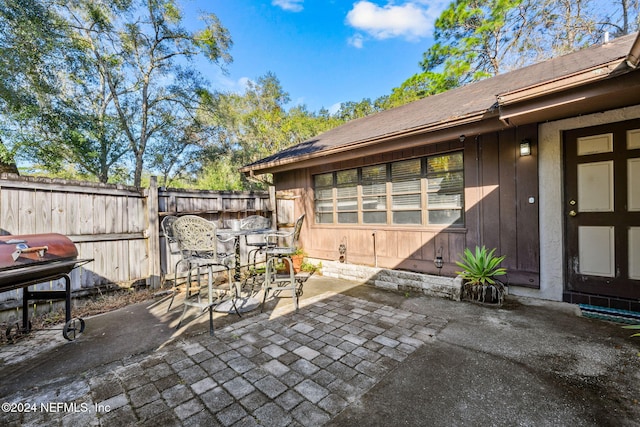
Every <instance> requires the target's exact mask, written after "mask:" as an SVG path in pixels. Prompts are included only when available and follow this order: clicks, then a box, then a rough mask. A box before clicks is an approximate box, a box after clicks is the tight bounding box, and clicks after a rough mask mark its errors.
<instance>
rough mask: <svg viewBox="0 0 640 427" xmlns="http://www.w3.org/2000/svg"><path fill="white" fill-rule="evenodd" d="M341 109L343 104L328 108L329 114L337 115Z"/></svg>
mask: <svg viewBox="0 0 640 427" xmlns="http://www.w3.org/2000/svg"><path fill="white" fill-rule="evenodd" d="M340 107H342V102H336V103H335V104H333V105H332V106H331V107H329V108H328V111H329V114H335V113H337V112H338V111H340Z"/></svg>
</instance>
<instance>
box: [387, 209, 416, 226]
mask: <svg viewBox="0 0 640 427" xmlns="http://www.w3.org/2000/svg"><path fill="white" fill-rule="evenodd" d="M421 222H422V215H421V212H420V211H400V212H394V213H393V223H394V224H420V223H421Z"/></svg>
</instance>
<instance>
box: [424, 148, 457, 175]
mask: <svg viewBox="0 0 640 427" xmlns="http://www.w3.org/2000/svg"><path fill="white" fill-rule="evenodd" d="M462 169H463V163H462V152H460V153H451V154H445V155H443V156H435V157H429V158H427V173H433V172H446V171H454V170H462Z"/></svg>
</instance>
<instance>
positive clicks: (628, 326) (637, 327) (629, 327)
mask: <svg viewBox="0 0 640 427" xmlns="http://www.w3.org/2000/svg"><path fill="white" fill-rule="evenodd" d="M623 328H624V329H640V325H626V326H623ZM631 336H632V337H640V332H637V333H635V334H633V335H631Z"/></svg>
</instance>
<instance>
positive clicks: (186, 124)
mask: <svg viewBox="0 0 640 427" xmlns="http://www.w3.org/2000/svg"><path fill="white" fill-rule="evenodd" d="M78 6H79V7H78V8H77V9H76V8H69V9H68V10H69V13H70V15H71V16H72V19H73V25H74V26H75V27H76V28H77V34H78V36H79V37H81V38H82V40H83V41H84V43H85V44H86V47H87V49H88V50H89V52H90V53H91V55H92V63H93V64H94V65H95V67H96V68H97V69H98V70H99V73H100V75H101V76H102V77H103V78H104V81H105V82H106V86H107V88H108V94H109V96H110V97H111V100H112V105H113V112H114V116H115V117H116V119H117V121H118V124H119V126H120V129H121V132H122V134H123V135H124V137H125V138H126V140H127V142H128V146H129V149H130V150H131V153H132V154H133V158H134V164H135V170H134V174H133V183H134V185H136V186H139V185H140V183H141V178H142V172H143V168H144V163H145V159H146V157H145V156H146V154H147V151H148V150H150V151H154V152H156V153H157V152H159V151H162V149H160V148H157V147H158V146H160V147H161V146H162V145H163V144H165V142H166V140H163V138H162V136H164V137H166V136H167V135H176V134H178V135H182V136H181V137H179V138H173V137H172V138H169V142H168V143H169V145H171V144H175V143H176V142H179V141H182V142H184V143H187V142H188V140H186V139H185V138H184V136H185V135H189V134H193V133H194V132H193V131H191V130H190V129H191V127H192V126H194V125H197V122H196V121H194V117H195V112H196V109H197V105H198V102H197V101H198V93H200V92H202V91H203V90H204V82H203V81H202V79H201V78H200V75H199V74H198V73H197V72H196V71H195V70H193V69H192V68H187V67H185V66H184V65H182V63H181V62H180V61H182V62H185V61H189V60H192V59H194V58H195V57H197V56H199V55H201V54H204V56H205V57H206V58H207V59H209V60H210V61H212V62H214V63H216V64H218V65H222V64H224V63H228V62H230V61H231V56H230V55H229V53H228V50H229V48H230V46H231V39H230V36H229V33H228V31H227V29H226V28H224V27H223V26H222V25H221V23H220V21H219V20H218V18H217V17H216V16H215V15H213V14H209V15H207V16H205V17H204V18H203V20H204V22H205V28H204V29H203V30H201V31H199V32H196V33H190V32H189V31H187V30H186V29H184V28H183V27H182V26H181V21H182V15H181V13H180V11H179V9H178V7H177V5H176V3H175V2H174V1H171V0H168V1H164V2H159V1H155V0H148V1H142V2H131V3H130V4H127V9H126V12H127V14H125V15H124V16H125V17H126V18H125V19H122V17H123V15H119V16H116V15H114V13H113V10H111V9H109V7H107V6H106V5H100V4H97V5H96V4H95V2H93V1H88V0H82V1H79V2H78ZM138 10H139V11H140V14H136V13H135V12H137V11H138ZM127 15H130V17H129V16H127ZM187 130H190V131H188V132H187ZM196 133H197V132H196ZM153 145H155V146H156V148H155V149H152V148H151V147H152V146H153ZM165 151H166V150H165Z"/></svg>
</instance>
